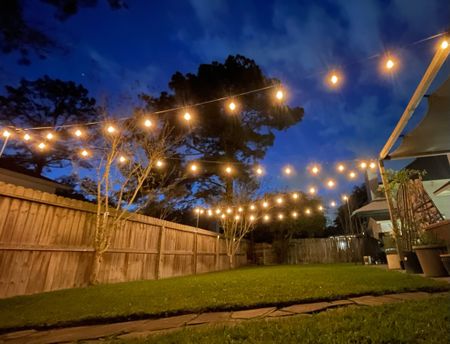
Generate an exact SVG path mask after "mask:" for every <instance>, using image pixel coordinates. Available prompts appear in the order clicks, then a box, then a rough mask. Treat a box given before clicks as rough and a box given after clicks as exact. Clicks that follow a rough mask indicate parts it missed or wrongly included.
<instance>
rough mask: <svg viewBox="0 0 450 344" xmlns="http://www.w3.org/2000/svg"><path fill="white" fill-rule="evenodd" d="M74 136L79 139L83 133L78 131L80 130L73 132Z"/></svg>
mask: <svg viewBox="0 0 450 344" xmlns="http://www.w3.org/2000/svg"><path fill="white" fill-rule="evenodd" d="M74 134H75V136H76V137H81V136H83V132H82V131H81V130H80V129H77V130H75V133H74Z"/></svg>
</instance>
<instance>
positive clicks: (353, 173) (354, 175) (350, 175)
mask: <svg viewBox="0 0 450 344" xmlns="http://www.w3.org/2000/svg"><path fill="white" fill-rule="evenodd" d="M348 176H349V178H350V179H355V178H356V173H355V172H353V171H350V173H349V174H348Z"/></svg>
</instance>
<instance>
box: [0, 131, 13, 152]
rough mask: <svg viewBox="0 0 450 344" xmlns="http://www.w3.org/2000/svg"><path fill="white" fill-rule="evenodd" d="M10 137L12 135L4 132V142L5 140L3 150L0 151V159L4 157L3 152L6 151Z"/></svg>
mask: <svg viewBox="0 0 450 344" xmlns="http://www.w3.org/2000/svg"><path fill="white" fill-rule="evenodd" d="M10 136H11V133H10V132H9V131H8V130H4V131H3V137H4V140H3V145H2V149H1V150H0V158H1V157H2V155H3V152H4V151H5V148H6V145H7V144H8V140H9V138H10Z"/></svg>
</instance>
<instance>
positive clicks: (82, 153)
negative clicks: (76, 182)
mask: <svg viewBox="0 0 450 344" xmlns="http://www.w3.org/2000/svg"><path fill="white" fill-rule="evenodd" d="M80 154H81V156H82V157H84V158H86V157H87V156H88V155H89V152H88V151H87V150H86V149H83V150H82V151H81V153H80Z"/></svg>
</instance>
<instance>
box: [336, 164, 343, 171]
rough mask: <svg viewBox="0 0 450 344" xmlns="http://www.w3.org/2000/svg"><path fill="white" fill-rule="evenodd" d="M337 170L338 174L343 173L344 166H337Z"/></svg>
mask: <svg viewBox="0 0 450 344" xmlns="http://www.w3.org/2000/svg"><path fill="white" fill-rule="evenodd" d="M337 170H338V171H339V172H344V171H345V166H344V165H343V164H339V165H338V166H337Z"/></svg>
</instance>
